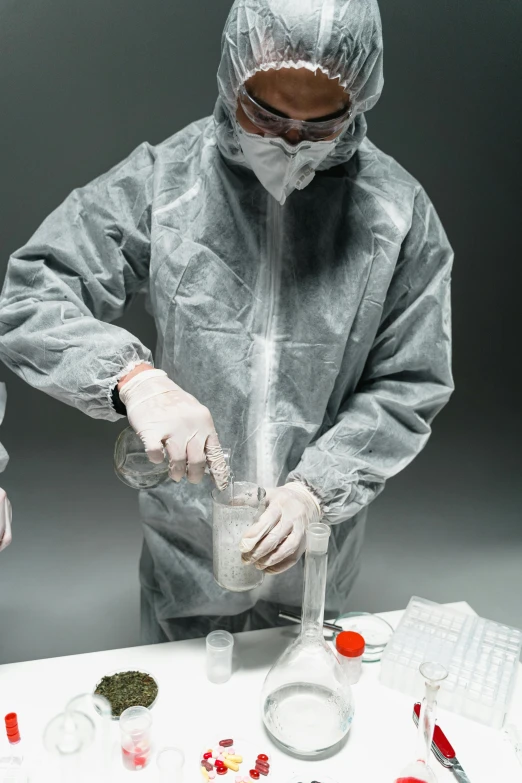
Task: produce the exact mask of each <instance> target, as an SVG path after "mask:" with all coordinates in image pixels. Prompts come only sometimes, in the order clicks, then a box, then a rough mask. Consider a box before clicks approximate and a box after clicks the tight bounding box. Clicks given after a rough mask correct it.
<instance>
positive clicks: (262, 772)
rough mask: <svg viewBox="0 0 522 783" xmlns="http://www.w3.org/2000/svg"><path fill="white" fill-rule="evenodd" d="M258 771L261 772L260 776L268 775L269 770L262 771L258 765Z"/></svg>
mask: <svg viewBox="0 0 522 783" xmlns="http://www.w3.org/2000/svg"><path fill="white" fill-rule="evenodd" d="M256 769H257V771H258V772H259V774H260V775H268V770H267V769H261V767H258V766H257V764H256Z"/></svg>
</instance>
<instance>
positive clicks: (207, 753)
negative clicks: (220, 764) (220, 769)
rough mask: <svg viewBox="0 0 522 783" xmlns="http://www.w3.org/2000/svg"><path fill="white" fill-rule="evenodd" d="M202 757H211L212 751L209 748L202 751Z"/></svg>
mask: <svg viewBox="0 0 522 783" xmlns="http://www.w3.org/2000/svg"><path fill="white" fill-rule="evenodd" d="M203 758H204V759H211V758H212V751H211V750H207V752H206V753H203Z"/></svg>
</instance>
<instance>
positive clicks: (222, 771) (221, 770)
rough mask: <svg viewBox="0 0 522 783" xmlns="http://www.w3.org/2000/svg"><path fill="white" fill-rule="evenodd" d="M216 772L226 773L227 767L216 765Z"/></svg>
mask: <svg viewBox="0 0 522 783" xmlns="http://www.w3.org/2000/svg"><path fill="white" fill-rule="evenodd" d="M216 772H217V773H218V775H226V774H227V772H228V769H227V768H226V767H218V768H217V769H216Z"/></svg>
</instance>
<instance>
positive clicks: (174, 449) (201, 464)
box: [118, 369, 228, 489]
mask: <svg viewBox="0 0 522 783" xmlns="http://www.w3.org/2000/svg"><path fill="white" fill-rule="evenodd" d="M118 390H119V395H120V399H121V401H122V402H123V404H124V405H125V407H126V409H127V417H128V419H129V423H130V425H131V426H132V428H133V429H134V430H135V432H136V433H137V434H138V435H139V436H140V438H141V440H142V441H143V444H144V446H145V450H146V452H147V454H148V456H149V459H150V461H151V462H155V463H159V462H161V461H162V460H163V458H164V456H163V447H164V446H165V449H166V451H167V454H168V457H169V475H170V477H171V478H172V479H173V480H174V481H181V479H182V478H183V477H184V476H185V475H186V476H187V478H188V480H189V481H190V482H191V483H193V484H198V483H199V482H200V481H201V479H202V478H203V474H204V471H205V466H206V464H207V463H208V466H209V469H210V473H211V474H212V476H213V478H214V480H215V482H216V485H217V487H218V489H224V487H225V486H226V485H227V483H228V472H227V468H226V463H225V460H224V457H223V451H222V449H221V446H220V444H219V440H218V436H217V433H216V429H215V427H214V422H213V420H212V416H211V414H210V411H209V410H208V408H205V406H204V405H201V403H199V402H198V401H197V400H196V398H195V397H193V396H192V395H191V394H188V393H187V392H185V391H183V389H181V388H180V387H179V386H177V385H176V384H175V383H174V382H173V381H171V380H170V378H169V377H168V376H167V374H166V373H165V372H164V371H163V370H152V369H145V370H143V371H142V372H140V373H138V374H135V375H133V377H131V378H130V379H129V380H125V379H124V381H123V382H122V384H121V386H119V387H118Z"/></svg>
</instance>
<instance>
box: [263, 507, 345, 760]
mask: <svg viewBox="0 0 522 783" xmlns="http://www.w3.org/2000/svg"><path fill="white" fill-rule="evenodd" d="M329 537H330V528H329V527H328V526H327V525H323V524H321V523H320V522H317V523H314V524H312V525H310V527H309V528H308V532H307V549H306V556H305V568H304V590H303V610H302V623H301V633H300V634H299V636H298V638H297V639H296V640H295V641H294V642H292V644H291V645H290V646H289V647H288V648H287V649H286V650H285V652H284V653H283V654H282V655H281V657H280V658H279V659H278V660H277V661H276V663H275V664H274V665H273V666H272V668H271V669H270V671H269V673H268V675H267V678H266V680H265V684H264V686H263V692H262V711H263V720H264V723H265V726H266V728H267V729H268V731H269V732H270V734H271V735H272V737H273V738H274V739H275V740H276V741H277V742H278V743H279V744H280V745H281V746H282V747H283V748H284V749H285V750H288V751H290V752H291V753H294V754H296V755H298V756H315V755H317V754H319V753H323V752H324V751H326V750H328V749H329V748H332V747H334V746H335V745H337V743H339V742H340V741H341V740H342V739H343V738H344V737H345V736H346V734H347V733H348V731H349V729H350V726H351V723H352V720H353V713H354V707H353V698H352V691H351V688H350V686H349V684H348V681H347V679H346V675H345V674H344V672H343V670H342V668H341V665H340V664H339V661H338V660H337V658H336V656H335V654H334V652H333V650H332V649H331V647H330V646H329V645H328V644H327V642H325V640H324V637H323V617H324V603H325V594H326V570H327V557H328V539H329Z"/></svg>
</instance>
